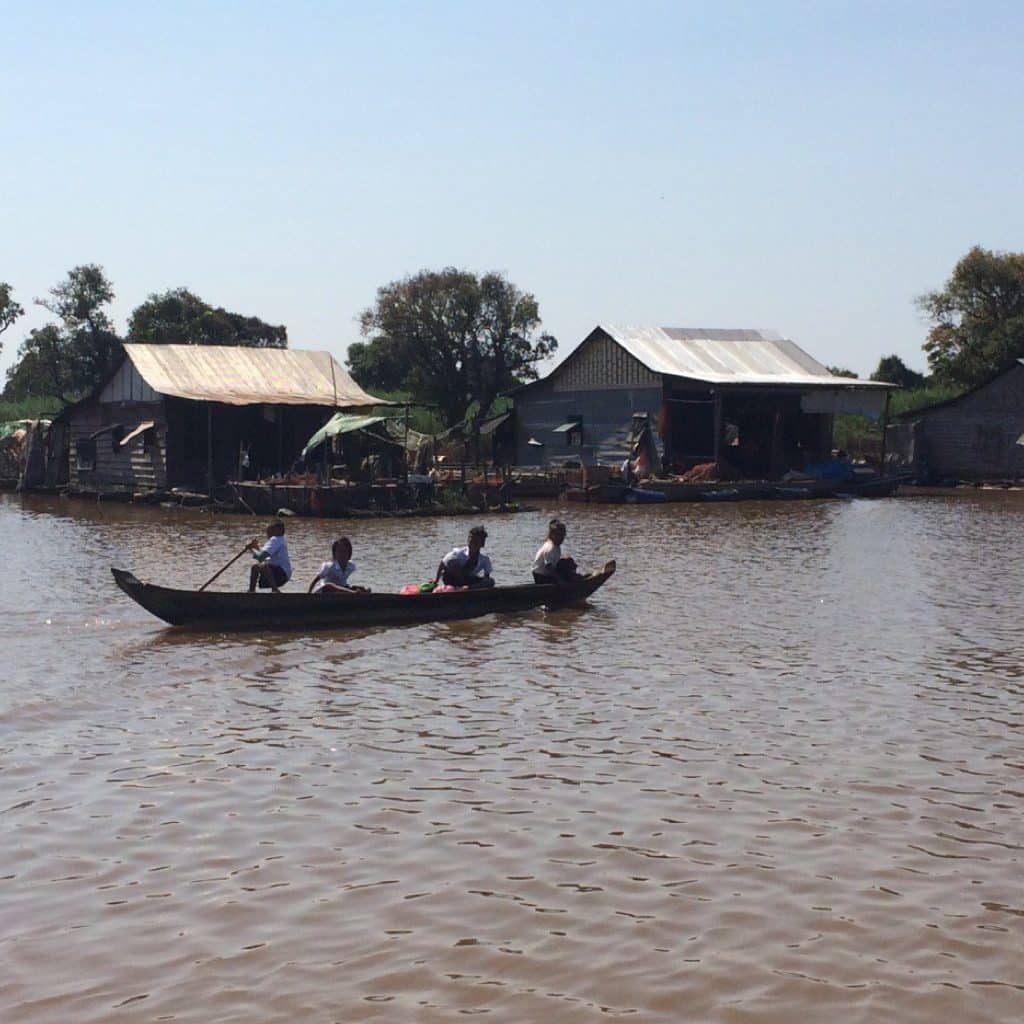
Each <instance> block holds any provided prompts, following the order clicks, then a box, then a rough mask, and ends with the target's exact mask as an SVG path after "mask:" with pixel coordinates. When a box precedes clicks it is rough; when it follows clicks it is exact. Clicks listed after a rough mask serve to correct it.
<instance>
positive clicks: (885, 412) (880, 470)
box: [878, 391, 892, 476]
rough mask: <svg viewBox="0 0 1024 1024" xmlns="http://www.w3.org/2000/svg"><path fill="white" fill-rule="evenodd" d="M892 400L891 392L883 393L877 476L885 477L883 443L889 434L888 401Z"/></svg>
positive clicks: (884, 446)
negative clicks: (880, 447)
mask: <svg viewBox="0 0 1024 1024" xmlns="http://www.w3.org/2000/svg"><path fill="white" fill-rule="evenodd" d="M891 398H892V392H891V391H886V393H885V408H884V409H883V410H882V453H881V458H880V459H879V463H878V475H879V476H885V448H886V445H885V442H886V435H887V434H888V433H889V401H890V400H891Z"/></svg>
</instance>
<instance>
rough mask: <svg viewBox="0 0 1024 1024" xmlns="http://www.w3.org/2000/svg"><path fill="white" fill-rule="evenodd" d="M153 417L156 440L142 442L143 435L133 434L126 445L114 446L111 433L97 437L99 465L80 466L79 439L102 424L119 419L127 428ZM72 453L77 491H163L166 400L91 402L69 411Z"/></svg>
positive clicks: (73, 483) (71, 469)
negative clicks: (147, 445)
mask: <svg viewBox="0 0 1024 1024" xmlns="http://www.w3.org/2000/svg"><path fill="white" fill-rule="evenodd" d="M145 420H153V421H154V422H155V423H156V426H155V427H154V430H153V444H152V445H150V446H149V447H144V446H143V438H142V436H141V435H140V436H139V437H136V438H133V439H132V441H131V442H130V443H129V444H128V445H127V447H125V448H121V447H117V448H115V447H114V445H113V443H112V440H111V435H110V433H105V434H101V435H100V436H99V437H97V438H96V468H95V469H94V470H80V469H79V468H78V459H77V455H76V452H77V443H78V442H79V441H80V440H87V439H88V438H89V436H90V435H91V434H94V433H95V432H96V431H97V430H99V429H100V428H101V427H104V426H109V425H110V424H112V423H120V424H122V425H123V426H124V428H125V432H126V433H127V432H129V431H131V430H132V429H134V427H135V426H136V425H137V424H139V423H141V422H143V421H145ZM70 434H71V453H70V466H69V484H70V487H71V489H72V490H74V491H88V492H104V493H105V492H112V491H126V492H129V491H130V492H132V493H136V492H140V491H162V490H165V489H166V487H167V427H166V424H165V422H164V416H163V402H162V401H161V402H155V403H151V402H147V403H125V404H123V405H122V404H119V405H117V406H111V405H106V404H104V405H101V404H100V403H99V402H97V401H92V402H88V403H86V404H85V405H83V406H81V407H79V408H78V409H75V410H74V411H73V412H72V413H71V415H70Z"/></svg>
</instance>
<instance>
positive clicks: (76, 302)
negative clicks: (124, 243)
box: [4, 263, 121, 402]
mask: <svg viewBox="0 0 1024 1024" xmlns="http://www.w3.org/2000/svg"><path fill="white" fill-rule="evenodd" d="M113 298H114V290H113V288H112V287H111V284H110V282H109V281H108V280H107V277H106V275H105V274H104V273H103V268H102V267H100V266H97V265H96V264H94V263H87V264H84V265H82V266H80V267H74V268H73V269H72V270H70V271H69V272H68V276H67V278H66V279H65V280H64V281H62V282H61V283H60V284H58V285H56V286H55V287H53V288H51V289H50V294H49V296H48V297H47V298H43V299H36V300H35V301H36V304H37V305H39V306H42V307H43V308H44V309H47V310H49V311H50V312H51V313H52V314H53V315H54V316H56V317H57V319H58V321H59V323H56V324H47V325H46V326H45V327H40V328H37V329H36V330H33V331H31V332H29V336H28V337H27V338H26V339H25V341H24V342H23V343H22V346H21V348H20V350H19V352H18V362H17V363H15V364H14V366H12V367H11V368H10V369H9V370H8V371H7V386H6V388H5V389H4V397H5V398H7V399H9V400H10V399H23V398H42V397H53V398H58V399H60V401H62V402H70V401H73V400H74V399H75V398H77V397H79V396H80V395H83V394H85V393H86V392H88V391H89V390H91V389H92V388H94V387H96V386H97V385H98V384H99V383H100V382H102V381H103V380H104V378H105V377H106V376H107V375H108V374H109V373H110V372H111V371H112V370H113V369H114V366H115V365H116V363H117V360H118V358H119V357H120V354H121V339H120V338H119V337H118V336H117V334H116V332H115V331H114V326H113V323H112V322H111V320H110V317H109V316H108V315H107V313H106V312H105V310H104V307H105V306H107V305H108V304H109V303H110V301H111V300H112V299H113Z"/></svg>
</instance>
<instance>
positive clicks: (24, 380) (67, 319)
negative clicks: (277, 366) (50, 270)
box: [0, 263, 288, 403]
mask: <svg viewBox="0 0 1024 1024" xmlns="http://www.w3.org/2000/svg"><path fill="white" fill-rule="evenodd" d="M113 298H114V288H113V285H112V284H111V282H110V280H109V279H108V278H107V276H106V274H105V273H104V271H103V268H102V267H100V266H98V265H97V264H95V263H86V264H83V265H82V266H79V267H74V268H72V269H71V270H70V271H68V274H67V276H66V277H65V278H64V280H63V281H61V282H59V283H58V284H56V285H55V286H54V287H53V288H51V289H50V291H49V293H48V294H47V295H46V296H45V297H43V298H40V299H36V300H35V304H36V305H38V306H41V307H42V308H43V309H45V310H47V311H48V312H49V313H50V314H52V316H53V320H52V321H51V322H50V323H47V324H45V325H44V326H42V327H37V328H35V329H33V330H31V331H29V333H28V336H27V337H26V338H25V340H24V341H23V342H22V344H21V347H20V349H19V350H18V359H17V361H16V362H15V363H14V365H13V366H11V368H10V369H9V370H8V371H7V381H6V384H5V387H4V390H3V395H2V398H3V400H4V401H8V402H17V401H24V400H27V399H43V398H51V399H57V400H58V401H60V402H62V403H67V402H71V401H74V400H75V399H77V398H80V397H81V396H82V395H85V394H87V393H88V392H89V391H91V390H92V389H93V388H95V387H97V386H98V385H99V384H101V383H102V382H103V381H104V380H105V379H106V378H107V377H108V376H109V374H110V373H111V372H112V371H113V369H114V368H115V367H116V365H117V361H118V359H119V358H120V355H121V351H122V346H123V344H124V343H125V342H145V343H147V344H151V345H166V344H180V345H246V346H250V347H253V348H286V347H287V345H288V332H287V331H286V329H285V328H284V327H275V326H273V325H272V324H268V323H265V322H264V321H262V320H260V319H259V318H258V317H250V316H242V315H241V314H239V313H231V312H229V311H228V310H226V309H223V308H221V307H219V306H211V305H210V304H209V303H207V302H204V301H203V300H202V299H200V298H199V297H198V296H197V295H194V294H193V293H192V292H190V291H189V290H188V289H187V288H172V289H170V290H169V291H166V292H161V293H154V294H151V295H150V296H149V297H148V298H147V299H146V301H145V302H143V303H142V304H141V305H139V306H137V307H136V308H135V309H134V310H133V311H132V313H131V315H130V316H129V318H128V332H127V334H126V335H125V336H124V337H123V338H122V337H121V336H120V335H119V334H118V333H117V331H116V330H115V329H114V324H113V322H112V320H111V319H110V316H109V315H108V313H107V311H106V310H107V308H108V307H109V305H110V303H111V301H112V300H113ZM23 314H24V309H23V307H22V306H21V305H19V304H18V303H17V302H15V301H14V299H13V298H12V296H11V287H10V285H8V284H6V283H4V282H0V333H2V332H3V331H5V330H7V328H9V327H10V326H11V325H12V324H13V323H14V322H15V321H16V320H17V319H18V318H19V317H20V316H22V315H23Z"/></svg>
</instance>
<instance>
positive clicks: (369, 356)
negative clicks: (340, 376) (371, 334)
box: [348, 335, 410, 391]
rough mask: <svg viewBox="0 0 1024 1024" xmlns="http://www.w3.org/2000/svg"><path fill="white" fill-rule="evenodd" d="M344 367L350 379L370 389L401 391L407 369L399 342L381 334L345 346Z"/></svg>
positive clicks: (406, 375)
mask: <svg viewBox="0 0 1024 1024" xmlns="http://www.w3.org/2000/svg"><path fill="white" fill-rule="evenodd" d="M348 366H349V369H350V370H351V372H352V377H353V379H355V380H356V381H358V383H359V384H360V385H361V386H362V387H364V388H368V389H369V390H370V391H401V390H402V389H403V388H404V387H405V385H406V379H407V377H408V376H409V369H410V368H409V364H408V363H407V362H406V360H405V358H404V356H403V345H402V342H400V341H396V340H395V339H394V338H387V337H384V336H383V335H381V336H379V337H376V338H374V339H373V340H372V341H355V342H353V343H352V344H351V345H349V347H348Z"/></svg>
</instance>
